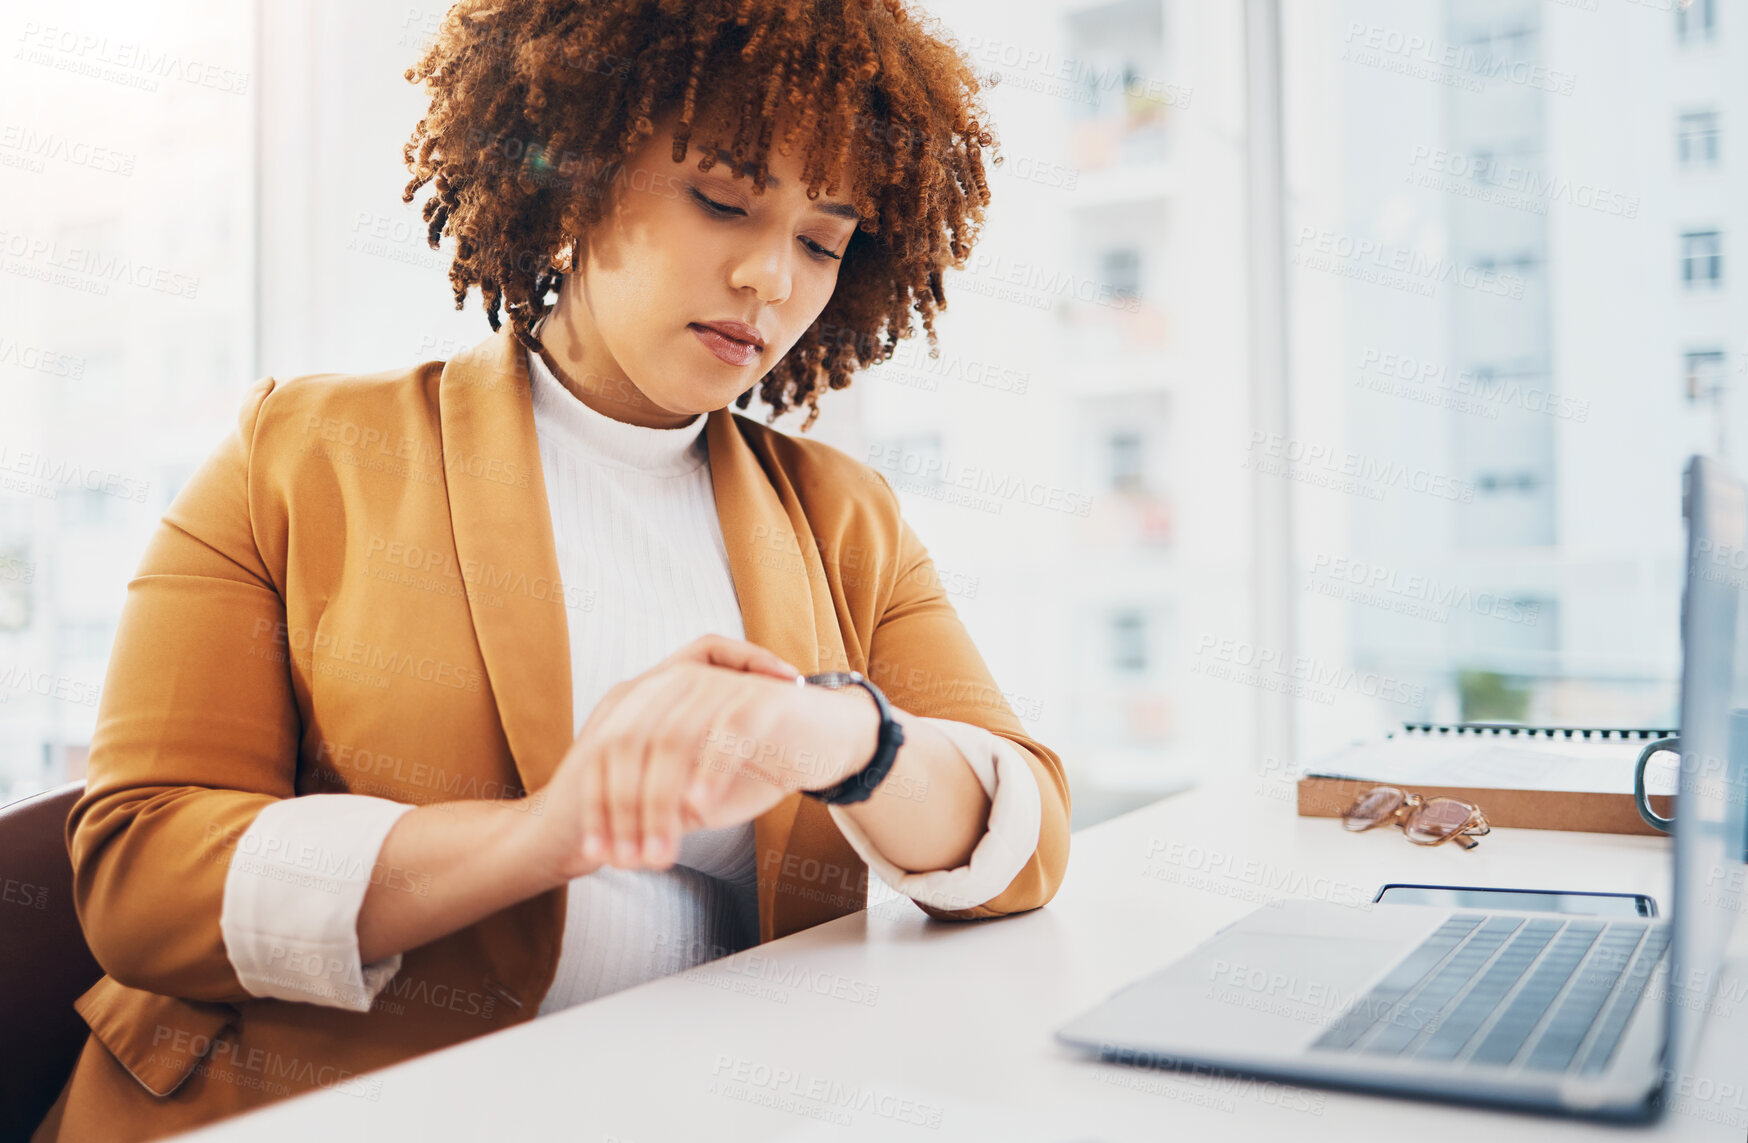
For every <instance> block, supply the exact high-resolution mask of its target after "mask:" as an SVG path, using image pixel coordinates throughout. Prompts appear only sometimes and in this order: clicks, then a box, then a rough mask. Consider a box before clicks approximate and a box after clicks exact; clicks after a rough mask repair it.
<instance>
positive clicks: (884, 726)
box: [795, 671, 904, 806]
mask: <svg viewBox="0 0 1748 1143" xmlns="http://www.w3.org/2000/svg"><path fill="white" fill-rule="evenodd" d="M795 682H796V685H797V686H804V685H806V684H808V683H812V684H813V685H814V686H816V687H830V688H831V689H832V690H841V689H842V688H844V687H848V686H861V687H862V688H863V689H865V690H866V691H867V692H868V693H869V694H871V695H873V696H874V705H875V706H877V707H879V708H880V736H879V739H878V740H877V742H876V745H875V747H874V757H873V759H872V760H871V761H869V763H868V764H867V765H866V766H864V767H862V769H860V770H858V771H857V772H856V773H854V774H851V775H850V776H849V777H848V778H845V779H844V780H843V781H841V782H839V783H838V784H837V785H835V786H827V787H826V788H825V789H823V790H803V791H801V792H802V793H804V794H806V795H807V796H808V797H810V798H814V799H816V800H818V801H821V802H824V803H825V804H826V805H828V806H848V805H853V804H854V803H856V802H865V801H867V800H868V799H869V798H871V797H873V796H874V787H876V786H878V785H880V783H881V782H884V781H885V780H886V775H887V774H888V773H890V772H891V771H892V763H893V761H894V760H895V759H896V758H897V757H898V748H899V746H901V745H902V744H903V743H904V727H902V726H900V725H898V723H897V722H895V721H893V718H892V704H891V703H888V702H887V701H886V696H885V695H883V694H881V693H880V688H879V687H877V686H875V685H874V684H873V683H871V682H869V681H868V680H867V679H866V678H864V677H863V675H862V672H860V671H826V672H825V673H823V674H818V675H808V676H806V677H805V678H799V679H796V680H795Z"/></svg>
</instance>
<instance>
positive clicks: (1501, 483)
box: [1475, 471, 1542, 496]
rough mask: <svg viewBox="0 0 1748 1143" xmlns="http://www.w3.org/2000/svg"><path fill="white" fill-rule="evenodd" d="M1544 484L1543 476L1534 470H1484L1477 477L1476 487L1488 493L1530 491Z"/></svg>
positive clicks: (1496, 494)
mask: <svg viewBox="0 0 1748 1143" xmlns="http://www.w3.org/2000/svg"><path fill="white" fill-rule="evenodd" d="M1541 486H1542V478H1541V477H1540V476H1537V475H1536V474H1535V473H1533V472H1522V471H1519V472H1483V473H1481V474H1480V475H1479V476H1477V477H1476V478H1475V487H1476V488H1477V489H1478V490H1480V491H1481V492H1484V493H1486V494H1488V495H1492V496H1498V495H1502V494H1504V493H1508V492H1522V493H1530V492H1534V491H1535V490H1536V489H1538V488H1540V487H1541Z"/></svg>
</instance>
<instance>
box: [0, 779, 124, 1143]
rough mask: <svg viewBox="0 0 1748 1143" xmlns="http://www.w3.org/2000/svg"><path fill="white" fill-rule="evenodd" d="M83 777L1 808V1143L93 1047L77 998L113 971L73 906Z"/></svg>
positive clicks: (25, 1130) (21, 1130)
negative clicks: (76, 807)
mask: <svg viewBox="0 0 1748 1143" xmlns="http://www.w3.org/2000/svg"><path fill="white" fill-rule="evenodd" d="M84 791H85V783H83V782H74V783H73V784H71V785H68V786H62V787H61V788H60V789H58V790H50V791H48V792H46V793H42V794H37V795H36V796H35V797H31V798H25V799H24V800H23V801H18V802H13V803H12V804H11V805H9V806H0V1139H26V1138H29V1136H30V1133H31V1132H32V1131H33V1130H35V1128H36V1125H37V1124H38V1123H39V1122H41V1120H42V1117H43V1116H44V1115H45V1114H47V1113H48V1110H49V1107H50V1105H51V1104H53V1103H54V1101H55V1099H56V1097H58V1096H59V1095H60V1094H61V1088H62V1086H63V1085H65V1084H66V1082H67V1076H68V1075H69V1074H70V1073H71V1072H72V1070H73V1064H74V1062H75V1061H76V1060H77V1059H78V1058H79V1050H80V1049H81V1048H82V1047H83V1046H84V1044H85V1036H86V1032H87V1029H86V1027H85V1021H84V1020H82V1019H81V1018H80V1017H79V1014H78V1013H77V1012H75V1011H73V1001H75V1000H77V999H78V998H79V997H80V996H81V995H83V994H84V992H85V991H86V990H87V989H89V988H90V987H91V986H92V985H93V984H96V983H97V981H98V979H99V978H100V977H102V975H103V969H101V968H100V967H98V964H97V962H96V961H95V960H94V959H92V956H91V950H90V949H88V948H86V947H85V934H84V931H83V930H81V929H80V928H79V917H78V914H77V913H75V912H74V911H73V864H72V862H71V861H70V860H69V859H68V857H67V840H66V828H67V815H68V814H69V813H70V812H71V811H72V809H73V803H74V802H76V801H78V800H79V795H80V794H82V793H84Z"/></svg>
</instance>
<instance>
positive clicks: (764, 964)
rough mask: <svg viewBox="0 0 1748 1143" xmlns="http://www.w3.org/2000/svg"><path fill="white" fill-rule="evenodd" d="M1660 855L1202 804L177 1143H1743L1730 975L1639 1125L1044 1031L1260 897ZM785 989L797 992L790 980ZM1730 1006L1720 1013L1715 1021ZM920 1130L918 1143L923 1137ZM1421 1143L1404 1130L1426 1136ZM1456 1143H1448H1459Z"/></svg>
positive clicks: (1228, 801) (1111, 826) (1736, 974)
mask: <svg viewBox="0 0 1748 1143" xmlns="http://www.w3.org/2000/svg"><path fill="white" fill-rule="evenodd" d="M1669 858H1670V846H1669V843H1668V842H1667V841H1666V840H1665V839H1662V838H1648V837H1625V836H1611V835H1605V834H1573V833H1557V832H1553V831H1540V830H1495V831H1494V832H1493V833H1492V835H1491V836H1489V837H1487V838H1486V839H1485V840H1484V841H1483V842H1482V843H1481V846H1480V847H1479V848H1478V849H1475V850H1474V851H1472V852H1468V853H1465V852H1463V851H1461V850H1459V849H1457V848H1456V847H1455V846H1451V845H1445V846H1439V847H1437V848H1432V849H1428V848H1422V847H1419V846H1415V845H1411V844H1410V843H1409V842H1408V841H1407V840H1406V839H1405V838H1404V837H1403V836H1402V833H1401V831H1400V830H1395V829H1390V830H1375V831H1372V832H1370V833H1367V834H1360V835H1350V834H1347V833H1345V832H1344V831H1343V830H1342V829H1341V827H1340V824H1339V823H1338V822H1336V821H1333V820H1327V819H1322V820H1319V819H1306V818H1299V817H1296V816H1295V814H1294V810H1293V802H1292V786H1291V784H1290V783H1286V782H1279V781H1275V780H1272V779H1271V780H1265V779H1239V780H1233V781H1230V782H1227V783H1224V784H1223V785H1222V786H1219V787H1203V788H1201V789H1197V790H1194V791H1191V792H1189V793H1186V794H1182V795H1179V796H1177V797H1174V798H1170V799H1167V800H1166V801H1163V802H1160V803H1158V804H1156V805H1153V806H1149V807H1146V808H1144V809H1141V810H1138V811H1136V812H1135V813H1132V814H1128V815H1126V816H1124V817H1121V818H1117V819H1115V820H1113V821H1109V822H1105V823H1103V824H1101V825H1099V826H1096V827H1093V828H1092V829H1088V830H1086V831H1083V832H1082V833H1079V834H1076V835H1075V838H1074V848H1073V854H1072V857H1071V858H1070V862H1069V872H1068V878H1067V881H1066V883H1065V884H1064V885H1063V887H1062V890H1061V892H1060V893H1058V895H1057V897H1056V899H1055V900H1054V901H1053V902H1051V903H1050V905H1048V906H1047V907H1045V908H1044V909H1041V910H1038V911H1035V912H1032V913H1029V914H1026V915H1023V916H1019V917H1010V918H1006V919H1003V920H997V921H989V922H978V923H973V924H951V923H943V922H937V921H931V920H929V919H927V918H926V917H924V915H923V914H922V913H921V912H920V911H918V910H917V909H916V908H915V907H914V906H913V905H911V904H910V903H909V902H908V901H904V900H898V901H891V902H887V903H883V904H880V905H878V906H876V907H875V908H873V909H871V910H869V911H868V912H866V913H861V914H857V915H855V916H852V917H845V918H841V919H839V920H837V921H834V922H832V923H830V924H827V925H822V926H819V927H818V928H814V929H811V930H809V931H807V932H805V933H800V934H797V935H795V936H793V937H789V938H786V939H784V940H782V941H778V942H773V943H772V944H769V945H764V946H761V947H759V948H757V949H753V950H749V951H747V952H745V953H741V954H739V955H738V956H736V957H732V958H728V959H725V960H720V961H716V962H713V963H711V964H709V965H704V966H701V967H700V968H698V969H694V970H693V971H692V972H689V973H685V974H682V975H680V976H674V977H669V978H666V979H664V980H658V981H654V982H651V983H649V984H646V985H644V986H642V987H639V988H635V989H631V990H629V991H626V992H621V993H618V994H615V995H613V996H609V997H606V998H603V999H601V1000H599V1001H596V1002H594V1003H592V1004H586V1005H583V1006H581V1007H579V1008H576V1009H573V1010H571V1011H569V1012H565V1013H561V1014H558V1015H556V1016H551V1017H547V1018H544V1019H540V1020H536V1021H534V1022H532V1023H530V1024H527V1025H523V1026H521V1027H518V1028H514V1029H510V1030H507V1031H504V1032H501V1033H498V1034H496V1035H493V1036H488V1037H484V1038H482V1039H478V1040H474V1041H471V1042H469V1043H466V1044H462V1045H459V1046H457V1047H454V1048H450V1049H447V1050H445V1051H442V1052H436V1053H433V1054H431V1055H427V1056H423V1057H421V1058H419V1059H416V1060H412V1061H409V1062H407V1063H405V1064H402V1065H399V1066H397V1067H394V1068H390V1069H388V1070H385V1071H382V1072H379V1073H375V1075H374V1076H373V1077H371V1078H372V1080H373V1081H380V1082H379V1083H377V1082H373V1084H372V1088H373V1090H374V1092H375V1098H364V1097H361V1096H356V1095H350V1094H343V1093H341V1092H338V1091H329V1092H320V1093H315V1094H312V1095H308V1096H302V1097H298V1098H296V1099H292V1100H288V1101H285V1102H282V1103H279V1104H276V1105H273V1106H271V1107H267V1108H263V1109H261V1110H260V1111H257V1112H254V1113H252V1114H249V1115H246V1116H240V1117H237V1118H233V1119H230V1120H227V1121H225V1122H223V1123H220V1124H215V1125H214V1126H213V1127H211V1128H208V1129H207V1130H205V1131H202V1132H199V1133H195V1134H191V1135H188V1136H185V1138H188V1139H247V1140H250V1141H251V1143H263V1141H266V1140H281V1139H283V1140H298V1141H300V1143H302V1141H305V1140H310V1139H319V1140H323V1141H324V1143H327V1141H332V1140H341V1139H370V1140H377V1139H413V1140H451V1139H541V1138H550V1139H558V1138H563V1139H567V1140H591V1141H598V1143H608V1141H614V1140H618V1141H625V1143H645V1141H649V1140H669V1139H675V1140H700V1139H706V1138H709V1139H722V1140H766V1139H784V1140H808V1139H822V1140H823V1139H830V1140H855V1139H864V1138H879V1139H918V1140H942V1139H1004V1140H1008V1139H1012V1140H1022V1139H1025V1140H1030V1139H1038V1140H1058V1141H1061V1140H1081V1141H1087V1140H1119V1139H1122V1140H1129V1139H1133V1140H1142V1139H1148V1140H1152V1139H1160V1138H1176V1139H1182V1140H1214V1139H1222V1140H1223V1139H1286V1140H1293V1141H1295V1143H1297V1141H1299V1140H1308V1139H1329V1140H1340V1141H1342V1143H1354V1141H1355V1140H1380V1141H1383V1140H1399V1139H1408V1138H1415V1137H1421V1138H1429V1137H1438V1138H1448V1139H1473V1138H1483V1139H1486V1140H1487V1141H1488V1143H1504V1141H1506V1140H1518V1139H1522V1140H1531V1139H1533V1140H1536V1141H1538V1143H1551V1141H1555V1140H1563V1139H1580V1138H1622V1137H1640V1136H1644V1135H1655V1136H1657V1137H1659V1138H1664V1139H1681V1140H1696V1141H1697V1140H1714V1139H1715V1140H1729V1141H1730V1143H1741V1140H1742V1139H1743V1138H1744V1135H1745V1134H1748V1015H1744V1014H1742V1013H1741V1012H1740V1011H1738V1010H1739V1009H1740V1008H1741V1007H1742V1006H1743V1005H1745V1004H1748V983H1745V982H1748V957H1744V956H1742V955H1741V954H1738V955H1737V956H1736V957H1735V958H1734V959H1733V960H1732V962H1731V965H1730V968H1729V970H1728V971H1727V972H1726V974H1725V976H1724V979H1723V991H1724V993H1725V996H1726V999H1725V1000H1724V1001H1723V1002H1721V1003H1720V1005H1719V1007H1718V1010H1717V1011H1716V1012H1714V1014H1713V1016H1712V1018H1711V1019H1710V1020H1709V1021H1708V1023H1707V1027H1706V1030H1705V1034H1704V1038H1703V1041H1702V1046H1701V1052H1700V1059H1699V1064H1698V1066H1697V1067H1696V1069H1695V1071H1696V1077H1697V1079H1696V1080H1695V1081H1694V1082H1692V1083H1691V1084H1690V1094H1689V1095H1687V1096H1685V1097H1682V1098H1680V1099H1678V1100H1677V1101H1676V1103H1675V1105H1674V1108H1673V1110H1672V1111H1671V1112H1670V1113H1668V1114H1666V1115H1665V1116H1664V1118H1663V1120H1662V1122H1661V1123H1660V1124H1658V1125H1657V1126H1656V1127H1655V1128H1653V1129H1650V1130H1643V1129H1638V1130H1633V1129H1629V1130H1628V1132H1627V1135H1626V1136H1623V1134H1622V1131H1621V1129H1619V1128H1612V1127H1608V1126H1603V1125H1597V1124H1586V1123H1582V1122H1573V1121H1567V1120H1559V1119H1550V1118H1545V1117H1536V1116H1528V1115H1518V1114H1513V1113H1509V1112H1495V1111H1484V1110H1476V1109H1467V1108H1462V1107H1453V1106H1449V1105H1439V1104H1430V1103H1417V1102H1412V1101H1406V1100H1397V1099H1389V1098H1383V1097H1375V1096H1365V1095H1355V1094H1346V1093H1338V1092H1326V1091H1322V1090H1315V1089H1306V1088H1295V1087H1283V1086H1282V1085H1278V1084H1273V1083H1265V1082H1256V1081H1250V1080H1236V1079H1231V1078H1223V1077H1210V1076H1196V1075H1176V1074H1173V1073H1170V1072H1161V1071H1140V1070H1135V1069H1130V1068H1126V1067H1122V1066H1118V1065H1106V1064H1099V1063H1094V1062H1088V1061H1086V1060H1083V1059H1081V1058H1078V1057H1076V1056H1074V1055H1073V1054H1071V1053H1069V1052H1068V1051H1066V1050H1064V1049H1062V1048H1060V1047H1059V1046H1058V1045H1057V1044H1056V1042H1055V1041H1054V1040H1053V1039H1052V1038H1051V1031H1052V1029H1054V1028H1055V1027H1056V1026H1057V1025H1059V1024H1061V1023H1063V1022H1065V1021H1067V1020H1068V1019H1069V1018H1070V1017H1073V1016H1075V1015H1077V1014H1078V1013H1080V1012H1081V1011H1082V1010H1084V1009H1086V1008H1088V1007H1090V1006H1092V1005H1093V1004H1095V1003H1097V1002H1098V1001H1099V1000H1101V999H1103V998H1104V997H1105V996H1107V995H1109V994H1110V993H1112V992H1114V991H1115V990H1117V989H1118V988H1120V987H1122V986H1123V985H1125V984H1127V983H1129V982H1130V981H1132V980H1134V979H1136V978H1137V977H1140V976H1142V975H1145V974H1146V973H1147V972H1149V971H1150V970H1152V969H1153V968H1155V967H1157V966H1159V965H1162V964H1164V963H1166V962H1167V961H1169V960H1171V959H1173V958H1175V957H1177V956H1178V955H1179V954H1181V953H1183V952H1184V951H1186V950H1188V949H1189V948H1191V947H1192V946H1193V945H1195V944H1196V943H1197V942H1199V941H1201V940H1202V939H1204V938H1205V937H1207V936H1209V935H1210V934H1212V933H1213V932H1214V931H1215V930H1216V929H1218V928H1220V927H1221V926H1222V925H1225V924H1226V923H1228V922H1230V921H1232V920H1235V919H1237V918H1238V917H1240V916H1242V915H1243V914H1244V913H1245V912H1247V911H1249V910H1250V909H1251V908H1252V907H1254V905H1255V904H1257V903H1260V902H1261V901H1264V900H1266V899H1268V898H1270V897H1275V896H1300V897H1313V898H1325V899H1334V900H1340V901H1359V902H1363V901H1367V900H1369V899H1370V897H1371V896H1372V894H1373V893H1374V892H1375V891H1376V888H1377V886H1378V885H1379V884H1381V883H1383V882H1386V881H1427V882H1443V883H1451V884H1470V885H1498V886H1518V887H1544V888H1562V889H1591V890H1611V891H1633V892H1646V893H1650V894H1652V895H1653V896H1654V897H1656V899H1657V902H1658V905H1659V907H1660V909H1661V910H1663V911H1664V912H1665V914H1666V913H1667V909H1668V906H1669V886H1668V876H1669ZM807 974H812V975H811V976H809V975H807ZM1730 997H1734V998H1736V999H1735V1000H1734V1001H1732V1000H1730V999H1729V998H1730ZM930 1124H933V1126H930ZM1429 1127H1430V1130H1429ZM1470 1133H1475V1134H1470Z"/></svg>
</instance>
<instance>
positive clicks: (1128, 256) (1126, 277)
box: [1099, 246, 1141, 298]
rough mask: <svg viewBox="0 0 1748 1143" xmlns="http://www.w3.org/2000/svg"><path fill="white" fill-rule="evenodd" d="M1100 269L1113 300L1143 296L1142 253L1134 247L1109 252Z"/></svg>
mask: <svg viewBox="0 0 1748 1143" xmlns="http://www.w3.org/2000/svg"><path fill="white" fill-rule="evenodd" d="M1099 269H1100V272H1101V276H1102V277H1103V278H1104V280H1105V284H1106V285H1107V286H1109V287H1110V291H1111V296H1112V297H1113V298H1138V297H1140V296H1141V251H1139V250H1137V249H1135V248H1134V247H1133V246H1123V247H1119V248H1118V249H1115V250H1107V251H1105V254H1104V257H1103V258H1102V259H1101V260H1100V263H1099Z"/></svg>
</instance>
